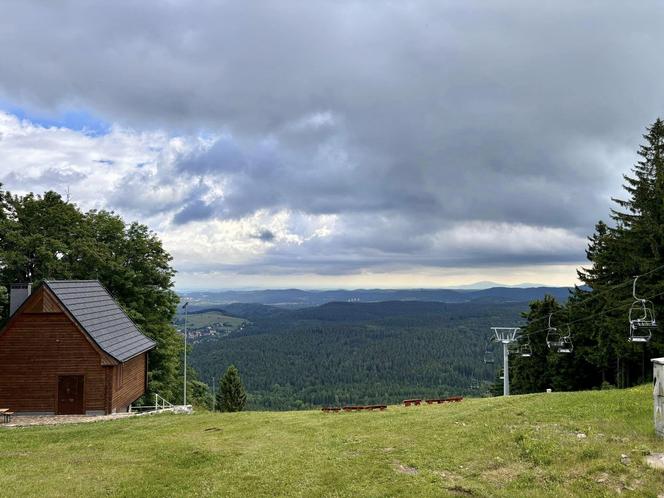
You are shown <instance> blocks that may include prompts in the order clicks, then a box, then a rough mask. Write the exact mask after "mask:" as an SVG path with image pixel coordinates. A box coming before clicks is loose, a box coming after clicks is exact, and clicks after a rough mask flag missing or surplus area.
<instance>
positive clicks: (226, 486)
mask: <svg viewBox="0 0 664 498" xmlns="http://www.w3.org/2000/svg"><path fill="white" fill-rule="evenodd" d="M651 452H652V453H655V452H664V440H660V439H658V438H657V437H656V436H655V434H654V430H653V427H652V397H651V390H650V387H649V386H642V387H639V388H635V389H630V390H623V391H618V390H613V391H595V392H583V393H553V394H548V395H547V394H537V395H527V396H514V397H511V398H507V399H504V398H492V399H473V400H466V401H464V402H462V403H456V404H447V405H432V406H420V407H410V408H404V407H394V406H390V407H389V409H388V410H387V411H386V412H372V413H362V412H360V413H339V414H324V413H321V412H319V411H306V412H279V413H277V412H246V413H238V414H210V413H201V414H196V415H191V416H183V415H179V416H178V415H158V416H153V417H139V418H130V419H124V420H116V421H112V422H99V423H93V424H80V425H67V426H58V427H34V428H17V429H5V430H1V431H0V457H1V458H0V489H3V490H5V491H7V490H12V495H15V496H27V495H41V496H182V495H185V494H186V495H188V496H219V495H222V496H307V497H309V496H376V497H378V496H487V495H490V496H506V497H507V496H509V497H512V496H562V495H579V496H588V495H593V496H601V495H613V494H619V493H621V494H627V495H633V496H657V494H658V492H661V491H662V490H664V472H662V471H657V470H654V469H650V468H649V467H647V466H646V465H645V464H644V457H645V455H647V454H649V453H651Z"/></svg>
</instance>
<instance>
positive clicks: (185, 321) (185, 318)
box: [182, 301, 189, 406]
mask: <svg viewBox="0 0 664 498" xmlns="http://www.w3.org/2000/svg"><path fill="white" fill-rule="evenodd" d="M187 306H189V301H187V302H186V303H184V306H182V309H184V396H183V397H184V403H183V405H184V406H187Z"/></svg>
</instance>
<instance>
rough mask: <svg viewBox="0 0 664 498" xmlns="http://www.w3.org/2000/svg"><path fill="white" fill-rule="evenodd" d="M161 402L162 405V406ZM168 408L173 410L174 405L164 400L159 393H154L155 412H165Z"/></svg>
mask: <svg viewBox="0 0 664 498" xmlns="http://www.w3.org/2000/svg"><path fill="white" fill-rule="evenodd" d="M160 402H161V405H160ZM166 408H173V404H172V403H170V402H168V401H166V400H165V399H164V398H162V397H161V396H159V395H158V394H157V393H154V409H155V410H165V409H166Z"/></svg>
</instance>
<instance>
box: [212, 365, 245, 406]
mask: <svg viewBox="0 0 664 498" xmlns="http://www.w3.org/2000/svg"><path fill="white" fill-rule="evenodd" d="M216 404H217V407H218V408H219V409H220V410H221V411H222V412H241V411H242V410H243V409H244V406H245V405H246V404H247V393H246V392H245V390H244V386H243V385H242V380H241V379H240V372H239V371H238V369H237V368H236V367H235V365H231V366H229V367H228V369H227V370H226V373H225V374H224V376H223V377H222V378H221V379H220V380H219V392H218V393H217V403H216Z"/></svg>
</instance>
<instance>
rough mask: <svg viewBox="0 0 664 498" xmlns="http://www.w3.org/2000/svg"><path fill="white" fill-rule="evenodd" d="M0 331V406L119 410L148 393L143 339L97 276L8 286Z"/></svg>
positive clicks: (38, 410)
mask: <svg viewBox="0 0 664 498" xmlns="http://www.w3.org/2000/svg"><path fill="white" fill-rule="evenodd" d="M10 312H11V313H12V314H11V316H10V318H9V321H8V322H7V324H6V325H5V326H4V327H3V328H2V330H0V407H2V408H9V409H10V410H11V411H13V412H16V413H31V414H58V415H65V414H67V415H69V414H88V415H96V414H109V413H116V412H122V411H126V410H127V409H128V407H129V406H130V405H131V403H132V402H134V401H136V400H137V399H138V398H139V397H141V396H142V395H143V394H144V393H145V391H146V390H147V369H148V359H147V355H148V351H150V350H151V349H153V348H154V347H155V343H154V342H153V341H152V340H150V339H148V338H147V337H146V336H144V335H143V334H142V333H141V332H140V331H139V330H138V328H137V327H136V325H135V324H134V322H132V321H131V319H130V318H129V317H128V316H127V314H126V313H125V312H124V311H123V310H122V308H121V307H120V306H119V305H118V303H117V302H116V301H115V300H114V299H113V298H112V297H111V295H110V294H109V293H108V291H107V290H106V289H105V288H104V287H103V286H102V285H101V283H99V282H98V281H96V280H62V281H45V282H44V283H43V284H41V285H40V286H39V287H38V288H37V289H36V290H35V291H34V292H30V286H29V284H21V285H20V286H12V288H11V290H10Z"/></svg>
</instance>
